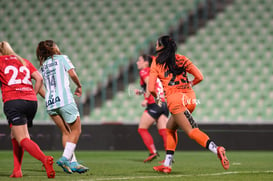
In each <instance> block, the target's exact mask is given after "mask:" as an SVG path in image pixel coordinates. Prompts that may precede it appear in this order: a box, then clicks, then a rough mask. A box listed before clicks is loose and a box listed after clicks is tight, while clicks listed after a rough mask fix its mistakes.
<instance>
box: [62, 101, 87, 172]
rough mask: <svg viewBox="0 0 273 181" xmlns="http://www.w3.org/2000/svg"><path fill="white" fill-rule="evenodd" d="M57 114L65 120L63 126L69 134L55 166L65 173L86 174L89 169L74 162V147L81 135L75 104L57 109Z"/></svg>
mask: <svg viewBox="0 0 273 181" xmlns="http://www.w3.org/2000/svg"><path fill="white" fill-rule="evenodd" d="M59 113H60V115H61V117H62V118H63V120H65V122H66V124H65V125H68V127H69V129H68V130H70V133H69V136H68V138H67V141H66V143H65V146H64V152H63V155H62V157H61V158H60V159H59V160H58V161H57V164H58V165H59V166H61V167H62V168H63V170H64V171H65V172H66V173H72V172H78V173H83V172H86V171H87V170H89V169H88V168H87V167H84V166H82V165H80V164H79V163H78V162H77V161H76V157H75V154H74V152H75V149H76V145H77V143H78V140H79V137H80V134H81V120H80V116H79V111H78V109H77V106H76V104H75V103H73V104H69V105H66V106H64V107H62V108H60V109H59ZM63 129H64V128H63ZM71 161H72V163H71ZM74 162H75V163H74Z"/></svg>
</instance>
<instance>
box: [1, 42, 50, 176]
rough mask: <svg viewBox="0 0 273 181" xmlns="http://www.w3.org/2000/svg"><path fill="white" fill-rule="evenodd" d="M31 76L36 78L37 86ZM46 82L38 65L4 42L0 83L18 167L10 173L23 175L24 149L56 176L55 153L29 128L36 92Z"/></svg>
mask: <svg viewBox="0 0 273 181" xmlns="http://www.w3.org/2000/svg"><path fill="white" fill-rule="evenodd" d="M31 79H33V80H34V81H35V86H34V88H33V84H32V82H31ZM42 84H43V78H42V76H41V75H40V73H39V72H38V71H37V69H36V68H35V67H34V66H33V65H32V64H31V63H30V62H29V61H28V60H27V59H23V58H22V57H20V56H18V55H17V54H16V53H15V52H14V51H13V49H12V48H11V46H10V44H9V43H8V42H6V41H2V42H0V85H1V91H2V100H3V103H4V107H3V109H4V113H5V115H6V117H7V120H8V123H9V126H10V129H11V142H12V147H13V164H14V168H13V172H12V174H11V175H10V177H15V178H19V177H23V174H22V169H21V167H22V161H23V156H24V150H26V151H27V152H28V153H29V154H30V155H31V156H33V157H34V158H36V159H37V160H40V161H41V162H42V163H43V165H44V167H45V169H46V173H47V177H48V178H54V177H55V171H54V169H53V157H52V156H46V155H45V154H44V153H43V152H42V151H41V149H40V147H39V146H38V145H37V144H36V143H35V142H34V141H32V140H31V139H30V136H29V132H28V127H32V121H33V119H34V117H35V114H36V111H37V96H36V94H37V93H38V92H39V89H40V88H41V86H42Z"/></svg>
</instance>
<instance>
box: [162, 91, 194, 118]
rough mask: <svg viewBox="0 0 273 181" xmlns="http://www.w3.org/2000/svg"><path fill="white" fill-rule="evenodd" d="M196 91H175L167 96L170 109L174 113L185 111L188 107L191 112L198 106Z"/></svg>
mask: <svg viewBox="0 0 273 181" xmlns="http://www.w3.org/2000/svg"><path fill="white" fill-rule="evenodd" d="M196 102H197V101H196V97H195V93H194V91H191V92H187V93H173V94H171V95H169V96H168V97H167V103H168V109H169V111H170V112H171V113H172V114H178V113H181V112H185V110H186V109H188V110H189V111H190V112H191V113H192V112H193V111H194V109H195V107H196Z"/></svg>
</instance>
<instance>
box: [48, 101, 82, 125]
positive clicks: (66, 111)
mask: <svg viewBox="0 0 273 181" xmlns="http://www.w3.org/2000/svg"><path fill="white" fill-rule="evenodd" d="M47 113H48V114H49V115H50V116H56V115H60V116H61V117H62V118H63V119H64V121H65V122H67V123H73V122H75V121H76V119H77V117H78V116H80V113H79V111H78V108H77V105H76V104H75V103H71V104H67V105H65V106H63V107H59V108H57V109H51V110H47Z"/></svg>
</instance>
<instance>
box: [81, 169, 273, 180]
mask: <svg viewBox="0 0 273 181" xmlns="http://www.w3.org/2000/svg"><path fill="white" fill-rule="evenodd" d="M259 173H273V170H265V171H232V172H218V173H207V174H180V175H172V174H166V175H164V174H162V175H158V176H135V177H112V178H109V177H108V178H97V179H88V180H89V181H108V180H110V181H111V180H137V179H152V178H180V177H202V176H219V175H236V174H259ZM80 181H86V180H85V179H84V180H80Z"/></svg>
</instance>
